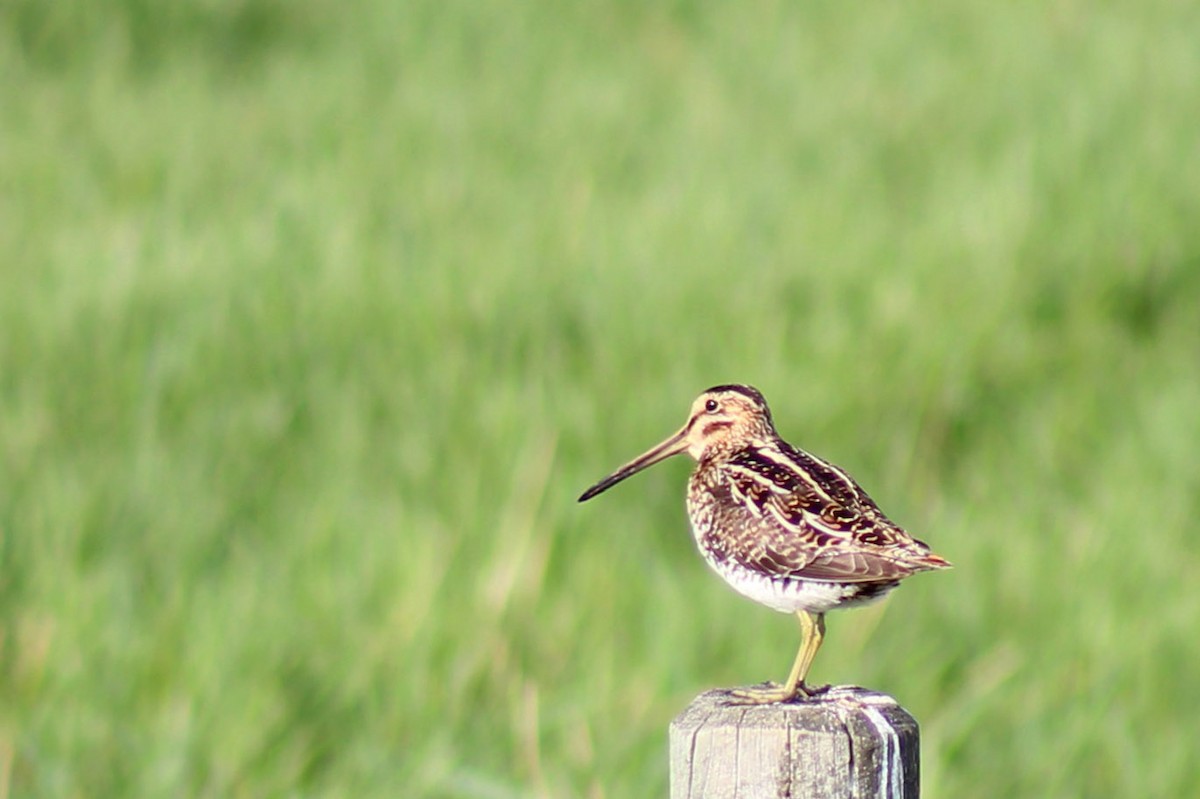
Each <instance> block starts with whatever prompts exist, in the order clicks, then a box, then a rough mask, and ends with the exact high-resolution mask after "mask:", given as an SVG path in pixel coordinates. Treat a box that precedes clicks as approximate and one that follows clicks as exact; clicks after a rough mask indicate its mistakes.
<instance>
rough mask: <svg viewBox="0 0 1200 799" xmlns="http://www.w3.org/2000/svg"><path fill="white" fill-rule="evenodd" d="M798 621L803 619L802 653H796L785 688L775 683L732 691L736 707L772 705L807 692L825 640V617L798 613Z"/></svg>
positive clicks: (801, 630)
mask: <svg viewBox="0 0 1200 799" xmlns="http://www.w3.org/2000/svg"><path fill="white" fill-rule="evenodd" d="M796 618H798V619H799V620H800V650H799V651H798V652H796V660H795V662H793V663H792V670H791V672H790V673H789V674H788V678H787V682H785V683H784V684H783V685H776V684H774V683H772V684H770V685H767V686H764V687H762V688H738V689H737V690H735V691H732V692H731V693H732V696H733V701H734V703H735V704H745V705H769V704H773V703H775V702H786V701H787V700H789V699H792V698H794V697H795V696H797V695H798V694H801V693H807V688H805V686H804V679H805V678H806V677H807V676H808V669H809V667H810V666H812V662H813V658H815V657H816V656H817V650H818V649H820V648H821V642H822V641H824V640H825V614H824V613H810V612H808V611H807V610H798V611H796Z"/></svg>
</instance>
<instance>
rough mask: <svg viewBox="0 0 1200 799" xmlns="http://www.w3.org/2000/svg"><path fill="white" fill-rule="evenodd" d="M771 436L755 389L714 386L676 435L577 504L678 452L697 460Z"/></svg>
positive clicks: (768, 419) (768, 415) (768, 417)
mask: <svg viewBox="0 0 1200 799" xmlns="http://www.w3.org/2000/svg"><path fill="white" fill-rule="evenodd" d="M774 437H775V426H774V423H773V422H772V421H771V411H770V409H769V408H768V407H767V401H766V400H765V399H763V395H762V394H760V393H759V391H758V389H756V388H753V387H752V386H743V385H737V384H731V385H725V386H713V387H712V388H710V389H709V390H708V391H705V392H704V393H703V394H701V395H700V396H699V397H697V398H696V401H695V402H693V403H692V412H691V413H690V414H689V415H688V421H687V424H685V425H684V426H683V428H682V429H681V430H680V431H679V432H677V433H675V435H673V436H671V437H670V438H668V439H667V440H666V441H664V442H662V443H661V444H659V445H658V446H656V447H654V448H653V449H651V450H649V451H648V452H645V453H644V454H642V455H639V456H638V457H636V458H634V459H633V460H631V461H630V462H629V463H627V464H625V465H624V466H622V467H621V468H620V469H617V470H616V471H615V472H613V473H612V474H610V475H609V476H608V477H605V478H604V479H603V480H601V481H600V482H598V483H596V484H595V485H594V486H592V487H591V488H589V489H588V490H587V491H585V492H583V496H581V497H580V498H579V501H580V502H583V501H585V500H589V499H591V498H592V497H594V496H596V495H597V494H599V493H601V492H602V491H607V490H608V489H610V488H612V487H613V486H615V485H616V484H617V483H619V482H621V481H622V480H624V479H625V478H626V477H630V476H632V475H634V474H637V473H638V472H640V471H641V470H642V469H645V468H646V467H647V466H653V465H654V464H656V463H658V462H659V461H661V460H666V459H667V458H669V457H671V456H672V455H678V454H680V453H681V452H686V453H687V454H689V455H691V456H692V457H693V458H695V459H696V460H698V461H699V460H703V459H704V458H705V457H706V456H708V455H712V454H714V453H717V452H731V451H734V450H738V449H740V448H742V447H744V446H746V445H747V444H749V443H750V442H752V441H756V440H760V439H767V440H769V439H772V438H774Z"/></svg>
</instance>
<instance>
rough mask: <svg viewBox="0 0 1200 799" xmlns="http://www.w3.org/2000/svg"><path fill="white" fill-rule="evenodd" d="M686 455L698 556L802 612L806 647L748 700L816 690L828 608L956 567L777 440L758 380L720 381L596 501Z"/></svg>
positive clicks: (845, 479) (602, 486) (838, 478)
mask: <svg viewBox="0 0 1200 799" xmlns="http://www.w3.org/2000/svg"><path fill="white" fill-rule="evenodd" d="M681 452H687V453H688V454H689V455H691V456H692V457H693V458H695V459H696V461H697V462H698V463H697V466H696V471H695V472H693V473H692V477H691V479H690V480H689V481H688V496H687V508H688V516H689V517H690V518H691V522H692V533H693V535H695V538H696V543H697V545H698V546H699V547H700V552H701V554H703V555H704V559H705V560H706V561H708V565H709V566H712V568H713V569H715V570H716V572H717V573H718V574H720V575H721V576H722V577H723V578H725V581H726V582H727V583H729V584H730V585H731V586H733V588H734V589H735V590H736V591H737V592H738V593H740V594H742V595H743V596H746V597H749V598H750V599H753V600H754V601H756V602H760V603H762V604H764V605H766V606H767V607H770V608H774V609H775V610H778V611H781V612H783V613H795V614H796V616H797V617H798V618H799V619H800V627H801V632H802V640H801V643H800V651H799V652H798V653H797V654H796V660H795V663H794V664H793V665H792V670H791V673H790V674H788V678H787V682H786V683H784V684H783V685H779V686H776V685H771V686H769V687H761V688H751V689H742V690H739V691H735V692H734V693H735V696H736V697H737V698H738V699H739V700H741V701H743V702H747V703H751V704H763V703H768V702H782V701H786V700H789V699H792V698H794V697H796V696H797V695H799V694H802V693H803V694H810V693H811V691H810V690H809V689H808V688H807V687H806V686H805V684H804V679H805V677H807V676H808V668H809V666H810V665H812V661H813V657H814V656H815V655H816V654H817V650H818V649H820V647H821V641H822V639H823V638H824V635H825V612H826V611H828V610H833V609H834V608H844V607H849V606H852V605H859V604H863V603H865V602H870V601H872V600H875V599H879V598H881V597H883V596H884V595H885V594H887V593H888V592H889V591H891V590H892V589H893V588H895V587H896V586H897V585H899V584H900V581H901V580H902V579H904V578H905V577H908V576H909V575H910V574H914V573H916V572H919V571H927V570H930V569H944V568H947V567H949V566H950V564H949V563H948V562H947V561H946V560H944V559H943V558H941V557H939V556H937V555H935V554H933V552H932V551H930V549H929V547H928V546H927V545H926V544H925V543H924V542H922V541H918V540H917V539H915V538H913V537H912V536H910V535H909V534H908V533H906V532H905V531H904V530H902V529H901V528H900V527H899V526H898V525H896V524H895V523H894V522H892V521H891V520H890V519H888V518H887V517H886V516H884V515H883V512H882V511H880V510H879V507H878V506H877V505H876V504H875V503H874V502H873V501H872V500H871V498H870V497H869V496H867V494H866V492H865V491H863V490H862V489H861V488H859V486H858V484H857V483H855V482H854V481H853V480H852V479H850V476H849V475H848V474H846V473H845V472H844V471H842V470H841V469H839V468H838V467H836V466H834V465H833V464H831V463H828V462H826V461H823V460H821V459H820V458H817V457H814V456H812V455H809V454H808V453H807V452H804V451H802V450H799V449H797V448H795V447H793V446H792V445H791V444H789V443H787V442H786V441H784V440H783V439H781V438H780V437H779V434H778V433H776V432H775V425H774V423H773V422H772V421H771V411H770V410H769V409H768V408H767V402H766V400H764V399H763V396H762V394H760V393H759V392H758V390H757V389H754V388H751V387H750V386H742V385H728V386H716V387H714V388H710V389H709V390H708V391H705V392H704V393H703V394H701V395H700V397H699V398H698V399H697V400H696V401H695V402H694V403H692V412H691V416H690V417H689V418H688V422H687V424H686V425H684V426H683V429H682V430H680V431H679V432H678V433H676V434H675V435H673V436H671V437H670V438H668V439H667V440H666V441H664V442H662V443H661V444H659V445H658V446H656V447H654V448H653V449H651V450H650V451H649V452H647V453H645V454H644V455H641V456H640V457H638V458H635V459H634V460H632V461H630V462H629V463H627V464H626V465H624V466H622V467H621V468H620V469H618V470H617V471H615V472H613V473H612V474H610V475H609V476H608V477H605V478H604V479H603V480H601V481H600V482H598V483H596V485H594V486H592V487H591V488H589V489H588V490H587V491H585V492H584V493H583V496H581V497H580V498H579V501H580V502H583V501H585V500H588V499H591V498H592V497H594V496H596V495H597V494H599V493H600V492H602V491H605V490H607V489H609V488H611V487H612V486H614V485H616V484H617V483H619V482H621V481H622V480H624V479H625V478H626V477H629V476H630V475H632V474H635V473H636V472H639V471H641V470H642V469H645V468H646V467H647V466H651V465H653V464H655V463H658V462H659V461H661V460H663V459H665V458H669V457H671V456H672V455H678V454H679V453H681Z"/></svg>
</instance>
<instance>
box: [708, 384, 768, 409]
mask: <svg viewBox="0 0 1200 799" xmlns="http://www.w3.org/2000/svg"><path fill="white" fill-rule="evenodd" d="M724 391H731V392H733V393H734V394H741V395H742V396H743V397H749V398H750V399H752V400H754V401H755V402H757V403H758V404H759V405H761V406H763V407H764V408H765V407H767V401H766V399H765V398H764V397H763V395H762V392H760V391H759V390H758V389H757V388H755V387H754V386H747V385H743V384H741V383H726V384H725V385H721V386H713V387H712V388H710V389H708V390H707V391H705V392H704V393H705V394H710V393H714V392H724Z"/></svg>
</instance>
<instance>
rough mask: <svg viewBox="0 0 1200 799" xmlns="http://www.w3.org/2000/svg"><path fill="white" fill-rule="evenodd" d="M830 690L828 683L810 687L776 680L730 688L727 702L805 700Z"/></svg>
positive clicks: (753, 703) (775, 703)
mask: <svg viewBox="0 0 1200 799" xmlns="http://www.w3.org/2000/svg"><path fill="white" fill-rule="evenodd" d="M828 690H829V686H828V685H823V686H821V687H820V688H809V687H808V686H807V685H805V684H804V683H798V684H797V685H795V686H787V685H780V684H779V683H775V682H765V683H762V684H761V685H752V686H749V687H747V688H734V689H732V690H730V691H729V699H728V702H727V703H728V704H730V705H777V704H780V703H782V702H794V701H803V700H805V699H808V698H809V697H813V696H817V695H818V694H823V693H825V692H826V691H828Z"/></svg>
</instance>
